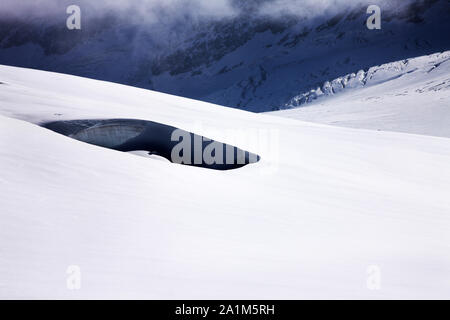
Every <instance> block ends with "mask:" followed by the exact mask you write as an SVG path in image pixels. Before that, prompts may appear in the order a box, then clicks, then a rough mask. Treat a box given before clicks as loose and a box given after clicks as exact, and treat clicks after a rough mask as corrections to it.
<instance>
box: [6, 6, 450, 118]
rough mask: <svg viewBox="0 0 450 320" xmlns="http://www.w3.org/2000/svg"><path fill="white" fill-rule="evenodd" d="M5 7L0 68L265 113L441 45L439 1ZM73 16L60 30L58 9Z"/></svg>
mask: <svg viewBox="0 0 450 320" xmlns="http://www.w3.org/2000/svg"><path fill="white" fill-rule="evenodd" d="M370 3H373V4H379V5H380V7H381V9H382V15H381V17H382V29H381V30H369V29H368V28H367V27H366V19H367V17H368V14H367V13H366V9H367V5H368V4H369V1H361V2H354V1H346V0H337V1H320V2H318V1H309V0H308V1H296V0H290V1H288V0H284V1H282V0H252V1H241V0H220V1H204V0H191V1H185V0H170V1H164V2H161V1H152V0H146V1H145V0H144V1H128V2H117V1H111V0H102V1H95V2H94V1H68V0H63V1H53V0H39V1H34V2H20V3H18V2H17V1H12V0H5V1H2V4H1V5H0V64H6V65H14V66H21V67H28V68H36V69H42V70H48V71H56V72H62V73H68V74H73V75H79V76H84V77H90V78H94V79H100V80H108V81H113V82H118V83H123V84H128V85H133V86H138V87H142V88H147V89H152V90H156V91H161V92H166V93H171V94H176V95H180V96H185V97H189V98H195V99H199V100H203V101H208V102H213V103H217V104H221V105H226V106H230V107H234V108H241V109H245V110H250V111H269V110H276V109H278V108H280V107H282V106H283V105H285V104H286V103H287V102H288V101H290V99H291V98H292V97H294V96H296V95H298V94H300V93H302V92H307V91H308V90H310V89H313V88H314V87H317V86H320V85H322V84H323V83H324V81H327V80H331V79H334V78H337V77H339V76H341V75H344V74H347V73H351V72H354V71H355V70H359V69H363V70H367V69H368V68H370V67H372V66H374V65H380V64H383V63H387V62H392V61H396V60H401V59H406V58H411V57H415V56H419V55H424V54H431V53H434V52H439V51H444V50H448V49H450V39H449V37H448V36H447V35H448V34H449V31H450V1H448V0H421V1H400V0H396V1H372V2H370ZM70 4H77V5H79V6H80V8H81V12H82V19H81V26H82V28H81V30H68V29H67V27H66V19H67V17H68V14H66V8H67V6H68V5H70Z"/></svg>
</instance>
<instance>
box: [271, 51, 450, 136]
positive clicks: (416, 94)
mask: <svg viewBox="0 0 450 320" xmlns="http://www.w3.org/2000/svg"><path fill="white" fill-rule="evenodd" d="M308 102H309V103H308ZM295 105H300V107H299V108H294V109H290V110H284V111H279V112H274V113H273V114H274V115H280V116H283V117H288V118H295V119H299V120H305V121H311V122H318V123H324V124H331V125H338V126H344V127H352V128H364V129H374V130H387V131H399V132H407V133H417V134H427V135H434V136H441V137H450V51H447V52H443V53H436V54H433V55H429V56H423V57H418V58H414V59H407V60H403V61H397V62H393V63H389V64H385V65H381V66H376V67H372V68H370V69H369V70H368V71H366V72H364V71H360V72H358V73H353V74H350V75H346V76H343V77H339V78H337V79H335V80H333V81H331V82H326V83H325V84H324V85H323V86H322V87H321V88H318V89H316V90H313V91H310V92H308V93H306V94H302V95H299V96H297V97H294V98H293V99H292V101H291V103H290V106H295Z"/></svg>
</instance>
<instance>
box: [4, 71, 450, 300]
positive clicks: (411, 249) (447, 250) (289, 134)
mask: <svg viewBox="0 0 450 320" xmlns="http://www.w3.org/2000/svg"><path fill="white" fill-rule="evenodd" d="M0 82H2V84H0V114H1V115H0V208H1V210H0V243H1V245H0V298H64V299H69V298H159V299H164V298H183V299H188V298H192V299H196V298H220V299H225V298H235V299H236V298H254V299H263V298H272V299H274V298H286V299H294V298H450V290H449V288H450V198H449V197H448V194H449V191H450V140H449V139H447V138H437V137H429V136H420V135H411V134H402V133H393V132H377V131H371V130H356V129H349V128H339V127H332V126H325V125H320V124H313V123H306V122H301V121H297V120H292V119H286V118H282V117H274V116H271V115H266V114H252V113H247V112H243V111H239V110H234V109H229V108H224V107H219V106H215V105H211V104H207V103H203V102H198V101H194V100H189V99H185V98H179V97H174V96H169V95H165V94H161V93H156V92H151V91H146V90H142V89H136V88H132V87H126V86H122V85H118V84H112V83H107V82H101V81H95V80H89V79H83V78H78V77H73V76H67V75H61V74H56V73H48V72H42V71H34V70H27V69H20V68H14V67H6V66H0ZM105 117H108V118H136V119H144V120H153V121H158V122H161V123H166V124H169V125H173V126H177V127H180V128H183V129H185V130H189V131H192V132H196V133H199V134H203V135H205V136H208V137H211V138H213V139H217V140H219V141H224V142H231V141H230V139H229V138H227V136H226V134H225V132H227V130H229V129H238V130H241V129H242V130H243V131H242V132H243V133H242V134H241V135H239V137H238V138H236V140H235V141H233V143H235V145H237V146H238V147H242V148H246V149H247V150H250V151H255V152H257V151H258V153H259V154H260V155H261V160H260V161H259V162H258V163H256V164H252V165H248V166H246V167H243V168H241V169H237V170H231V171H226V172H219V171H214V170H208V169H202V168H194V167H186V166H181V165H176V164H172V163H169V162H166V161H157V160H156V161H155V160H154V159H150V158H143V157H139V156H135V155H133V154H128V153H121V152H117V151H113V150H109V149H105V148H101V147H97V146H93V145H88V144H85V143H82V142H80V141H76V140H72V139H70V138H68V137H65V136H62V135H59V134H56V133H54V132H52V131H49V130H46V129H44V128H42V127H40V126H37V125H36V124H38V123H42V122H45V121H53V120H62V119H65V120H71V119H80V118H82V119H88V118H105ZM250 128H251V129H252V130H258V131H261V132H265V131H269V132H271V134H272V135H275V136H276V137H277V138H276V139H272V140H273V142H272V144H271V148H265V150H264V149H261V150H255V145H254V144H253V143H252V142H250V140H249V139H247V138H248V135H250V133H249V132H251V130H249V129H250ZM244 129H245V130H244ZM272 154H276V155H277V156H278V161H275V160H276V159H277V157H272V156H271V155H272ZM71 265H76V266H79V267H80V269H81V276H82V278H81V279H82V282H81V289H80V290H68V289H67V287H66V280H67V277H68V275H67V274H66V270H67V268H68V267H69V266H71ZM370 266H377V267H378V268H379V270H380V271H381V278H380V279H381V287H380V289H379V290H369V289H368V286H367V281H369V282H370V283H371V279H372V278H371V276H372V274H368V273H367V271H368V270H369V271H370V270H372V269H371V268H370ZM368 268H369V269H368ZM369 287H371V286H369Z"/></svg>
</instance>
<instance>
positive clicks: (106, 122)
mask: <svg viewBox="0 0 450 320" xmlns="http://www.w3.org/2000/svg"><path fill="white" fill-rule="evenodd" d="M42 126H43V127H45V128H47V129H50V130H52V131H55V132H57V133H60V134H63V135H65V136H68V137H71V138H73V139H76V140H79V141H83V142H86V143H89V144H93V145H97V146H101V147H105V148H109V149H114V150H118V151H124V152H129V151H142V150H145V151H147V152H148V153H149V154H152V155H158V156H161V157H164V158H166V159H167V160H169V161H171V162H173V163H179V164H184V165H190V166H196V167H202V168H208V169H214V170H230V169H237V168H240V167H243V166H245V165H248V164H251V163H256V162H258V161H259V160H260V156H259V155H257V154H254V153H251V152H249V151H245V150H242V149H240V148H237V147H235V146H232V145H229V144H226V143H222V142H218V141H214V140H211V139H208V138H206V137H203V136H200V135H197V134H195V133H192V132H188V131H185V130H182V129H179V128H176V127H173V126H169V125H165V124H162V123H158V122H153V121H147V120H138V119H102V120H92V119H85V120H68V121H55V122H48V123H44V124H42Z"/></svg>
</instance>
